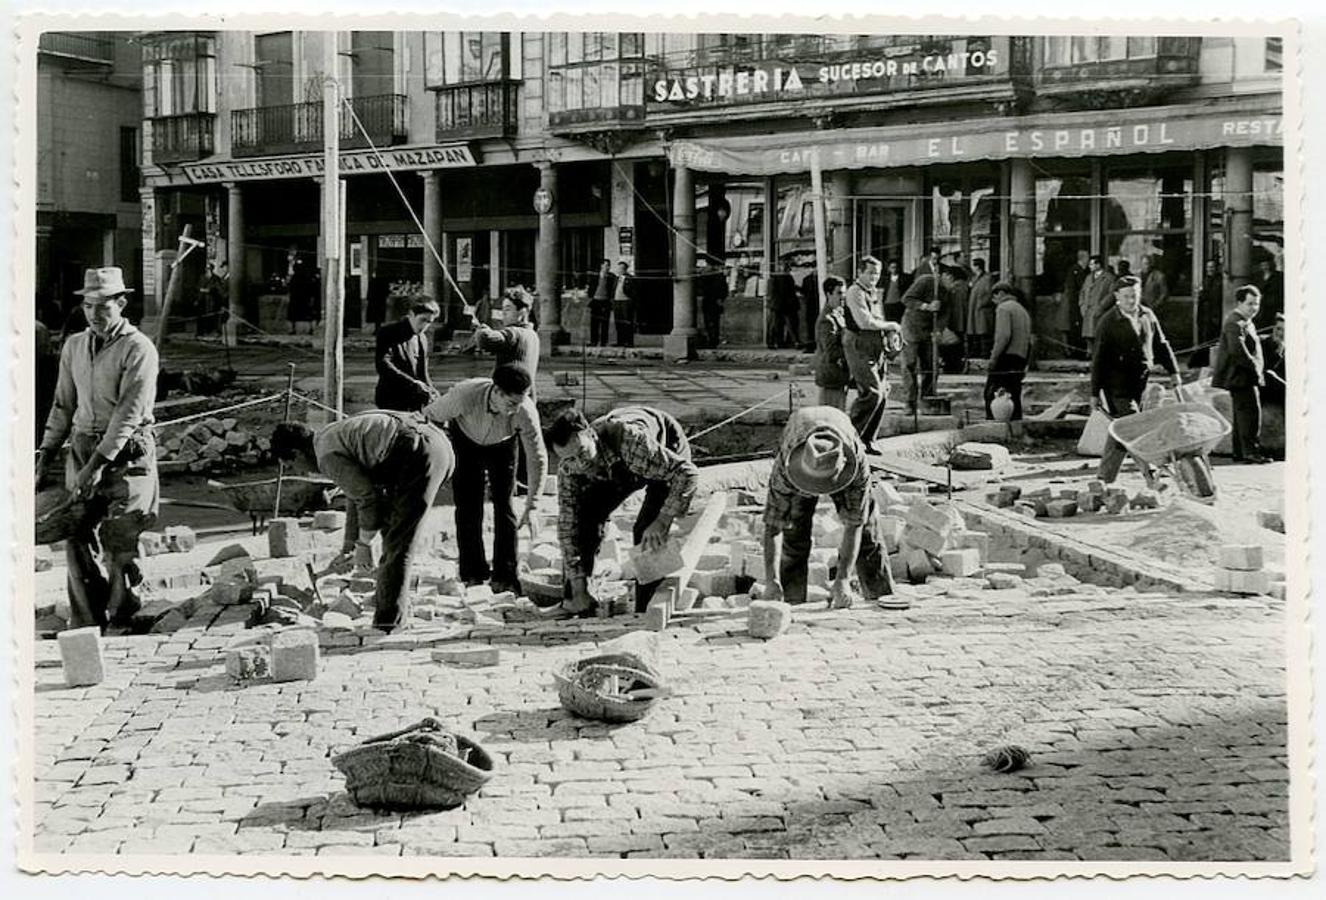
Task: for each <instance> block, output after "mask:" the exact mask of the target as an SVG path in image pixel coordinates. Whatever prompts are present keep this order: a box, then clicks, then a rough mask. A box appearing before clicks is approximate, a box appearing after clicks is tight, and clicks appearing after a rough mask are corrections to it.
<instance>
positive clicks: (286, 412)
mask: <svg viewBox="0 0 1326 900" xmlns="http://www.w3.org/2000/svg"><path fill="white" fill-rule="evenodd" d="M287 366H288V367H289V368H288V369H287V371H286V377H285V409H283V410H282V412H281V421H282V422H289V421H290V402H291V401H292V400H294V399H295V364H294V363H287ZM284 484H285V460H281V461H280V462H279V463H278V464H277V467H276V502H275V504H274V505H273V509H272V518H273V519H279V518H280V517H281V488H282V486H284Z"/></svg>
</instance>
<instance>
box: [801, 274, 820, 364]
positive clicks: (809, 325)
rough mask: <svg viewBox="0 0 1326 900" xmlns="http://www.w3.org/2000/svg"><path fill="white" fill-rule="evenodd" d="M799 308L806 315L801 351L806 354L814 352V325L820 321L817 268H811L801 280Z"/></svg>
mask: <svg viewBox="0 0 1326 900" xmlns="http://www.w3.org/2000/svg"><path fill="white" fill-rule="evenodd" d="M800 290H801V307H802V309H803V310H804V311H805V314H806V329H805V331H803V332H802V334H804V335H805V336H806V343H805V344H804V345H803V346H802V348H801V349H802V350H804V351H806V352H807V353H814V352H815V324H816V323H817V322H819V319H820V279H819V269H818V267H816V268H812V269H811V270H810V271H809V272H807V273H806V275H805V277H804V278H802V279H801V288H800Z"/></svg>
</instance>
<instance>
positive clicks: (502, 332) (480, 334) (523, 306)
mask: <svg viewBox="0 0 1326 900" xmlns="http://www.w3.org/2000/svg"><path fill="white" fill-rule="evenodd" d="M533 305H534V298H533V297H532V296H530V293H529V291H527V290H525V289H524V288H522V287H510V288H507V289H506V290H505V291H503V292H502V305H501V307H500V314H501V318H502V326H501V327H500V328H493V327H492V326H490V325H488V324H486V323H484V322H480V321H479V320H478V319H477V318H476V319H474V320H473V322H474V342H475V344H476V345H477V346H478V348H479V349H480V350H482V351H483V352H484V353H491V354H493V356H494V357H496V362H495V365H496V366H497V367H499V368H500V367H501V366H504V365H506V364H507V363H520V364H521V365H522V366H524V367H525V369H526V370H527V371H528V372H529V374H530V380H531V381H534V382H537V381H538V373H539V333H538V332H537V331H535V330H534V328H533V326H531V325H530V321H529V316H530V310H531V309H532V307H533Z"/></svg>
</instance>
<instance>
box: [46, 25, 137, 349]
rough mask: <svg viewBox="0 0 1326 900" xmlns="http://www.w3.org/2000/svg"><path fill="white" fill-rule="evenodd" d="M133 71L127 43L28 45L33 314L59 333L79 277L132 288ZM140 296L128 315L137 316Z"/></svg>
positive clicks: (87, 35) (101, 38)
mask: <svg viewBox="0 0 1326 900" xmlns="http://www.w3.org/2000/svg"><path fill="white" fill-rule="evenodd" d="M141 91H142V66H141V62H140V50H139V48H138V47H137V45H135V44H134V43H133V41H132V36H131V35H129V34H126V33H116V32H46V33H44V34H42V35H41V38H40V41H39V43H38V46H37V93H36V97H37V103H38V104H39V106H40V108H39V109H38V110H37V117H36V118H37V198H36V205H37V223H36V226H37V230H36V236H37V260H36V282H35V283H36V287H37V297H36V303H37V310H38V315H39V317H41V318H42V319H43V320H44V321H45V322H46V324H47V325H48V326H51V327H53V328H55V329H57V330H58V329H59V327H60V324H61V323H62V321H63V319H64V317H65V316H67V314H68V313H69V312H70V311H72V309H73V307H74V306H76V305H77V301H78V299H79V298H78V297H76V296H75V295H74V293H73V292H74V291H76V290H78V289H80V288H81V287H82V286H83V270H84V269H87V268H91V267H96V266H109V265H115V266H120V267H122V268H123V269H124V271H125V278H126V279H127V280H128V282H129V284H130V285H133V286H135V287H137V286H138V285H141V283H142V278H141V272H140V271H139V267H140V266H141V264H142V259H143V257H142V253H141V250H140V240H141V235H142V232H143V227H144V225H143V221H142V218H141V213H140V209H139V163H140V140H139V135H140V133H141V128H142V119H143V106H142V103H143V101H142V94H141ZM139 302H140V298H139V297H135V298H134V307H133V309H131V312H134V313H137V312H138V311H139V309H138V304H139Z"/></svg>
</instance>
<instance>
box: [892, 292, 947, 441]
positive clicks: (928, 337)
mask: <svg viewBox="0 0 1326 900" xmlns="http://www.w3.org/2000/svg"><path fill="white" fill-rule="evenodd" d="M952 291H953V276H952V275H951V274H939V275H919V276H917V277H916V278H913V279H912V283H911V285H910V286H909V287H908V288H907V290H906V291H905V292H904V293H903V295H902V302H903V306H904V307H905V309H906V311H905V312H904V313H903V314H902V339H903V348H902V392H903V399H904V401H905V403H906V404H907V415H909V416H910V415H912V414H913V413H915V412H916V406H917V402H918V401H919V400H920V398H921V397H932V396H934V393H935V384H936V379H937V376H938V374H939V361H938V359H937V355H936V348H935V333H936V332H942V331H943V329H944V325H945V324H946V323H947V322H948V316H949V312H948V310H949V305H950V304H951V302H952V296H953V294H952Z"/></svg>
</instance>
